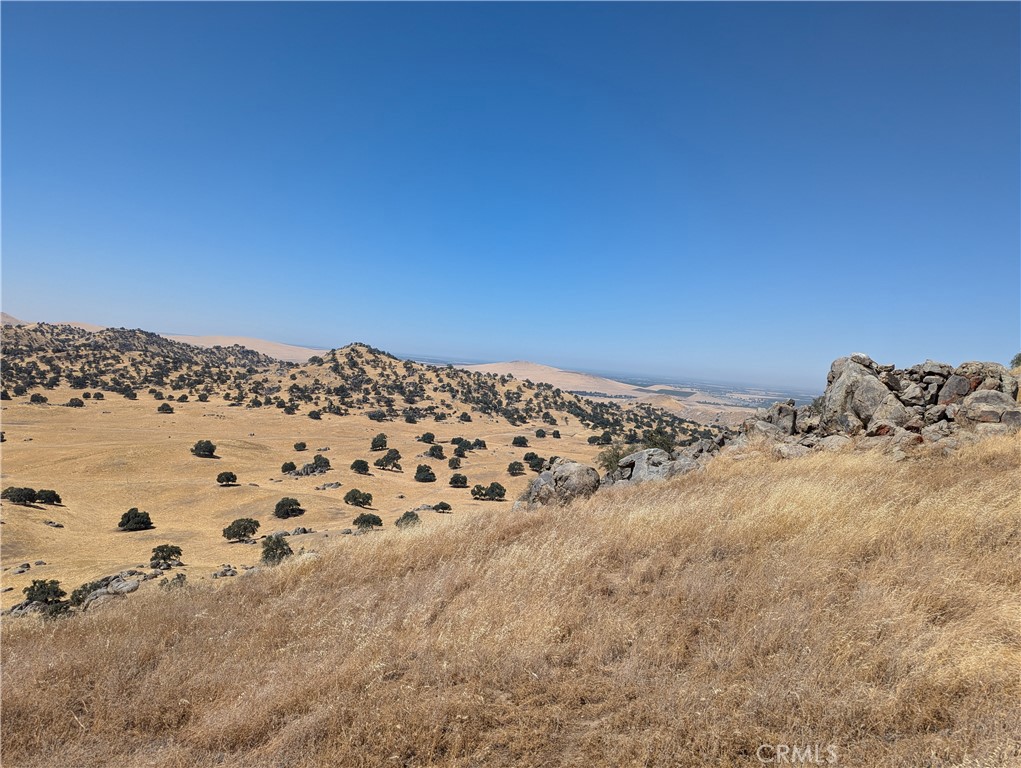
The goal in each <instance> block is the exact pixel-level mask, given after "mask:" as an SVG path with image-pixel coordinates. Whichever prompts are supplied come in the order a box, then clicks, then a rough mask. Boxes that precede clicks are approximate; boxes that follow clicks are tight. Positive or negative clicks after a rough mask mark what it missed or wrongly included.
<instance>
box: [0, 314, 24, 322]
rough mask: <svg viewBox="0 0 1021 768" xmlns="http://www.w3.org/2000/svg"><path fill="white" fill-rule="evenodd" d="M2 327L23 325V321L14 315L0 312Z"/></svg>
mask: <svg viewBox="0 0 1021 768" xmlns="http://www.w3.org/2000/svg"><path fill="white" fill-rule="evenodd" d="M0 325H22V321H21V320H19V319H18V318H16V317H15V316H14V315H8V314H7V313H6V312H0Z"/></svg>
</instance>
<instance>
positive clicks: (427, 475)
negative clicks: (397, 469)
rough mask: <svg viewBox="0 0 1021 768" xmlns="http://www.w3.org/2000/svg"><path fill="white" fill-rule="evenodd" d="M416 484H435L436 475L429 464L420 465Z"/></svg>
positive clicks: (416, 472) (417, 470) (416, 473)
mask: <svg viewBox="0 0 1021 768" xmlns="http://www.w3.org/2000/svg"><path fill="white" fill-rule="evenodd" d="M415 482H418V483H435V482H436V473H435V472H433V469H432V467H430V466H429V465H428V464H419V465H418V469H416V470H415Z"/></svg>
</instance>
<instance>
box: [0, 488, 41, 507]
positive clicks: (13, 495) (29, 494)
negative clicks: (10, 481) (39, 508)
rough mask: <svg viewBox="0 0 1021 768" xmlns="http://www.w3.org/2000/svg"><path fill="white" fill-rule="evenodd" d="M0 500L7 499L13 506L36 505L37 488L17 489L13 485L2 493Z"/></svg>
mask: <svg viewBox="0 0 1021 768" xmlns="http://www.w3.org/2000/svg"><path fill="white" fill-rule="evenodd" d="M0 499H6V500H7V501H9V502H11V503H12V504H34V503H35V499H36V492H35V488H15V487H14V486H13V485H12V486H10V487H8V488H4V490H3V493H0Z"/></svg>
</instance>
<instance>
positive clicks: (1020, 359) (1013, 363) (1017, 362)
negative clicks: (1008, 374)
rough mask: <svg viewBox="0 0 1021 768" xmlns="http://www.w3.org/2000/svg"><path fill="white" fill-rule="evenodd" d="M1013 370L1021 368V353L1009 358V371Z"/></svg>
mask: <svg viewBox="0 0 1021 768" xmlns="http://www.w3.org/2000/svg"><path fill="white" fill-rule="evenodd" d="M1015 368H1021V352H1018V353H1017V354H1016V355H1014V357H1012V358H1010V369H1011V370H1014V369H1015Z"/></svg>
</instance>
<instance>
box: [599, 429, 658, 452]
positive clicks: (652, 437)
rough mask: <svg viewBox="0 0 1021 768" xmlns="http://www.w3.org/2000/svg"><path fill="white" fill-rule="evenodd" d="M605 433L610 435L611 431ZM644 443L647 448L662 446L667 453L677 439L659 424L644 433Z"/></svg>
mask: <svg viewBox="0 0 1021 768" xmlns="http://www.w3.org/2000/svg"><path fill="white" fill-rule="evenodd" d="M603 434H604V435H608V434H609V433H608V432H604V433H603ZM642 445H644V446H645V447H646V448H661V449H663V450H664V451H666V452H667V453H670V452H671V451H673V450H674V446H675V445H676V441H675V440H674V436H673V435H672V434H670V433H669V432H667V431H666V430H665V429H663V427H662V426H659V427H656V428H655V429H653V430H649V431H647V432H646V433H645V434H644V435H642Z"/></svg>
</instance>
